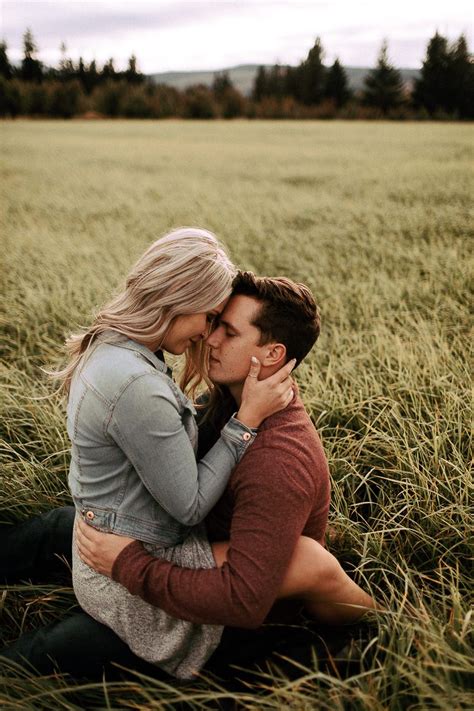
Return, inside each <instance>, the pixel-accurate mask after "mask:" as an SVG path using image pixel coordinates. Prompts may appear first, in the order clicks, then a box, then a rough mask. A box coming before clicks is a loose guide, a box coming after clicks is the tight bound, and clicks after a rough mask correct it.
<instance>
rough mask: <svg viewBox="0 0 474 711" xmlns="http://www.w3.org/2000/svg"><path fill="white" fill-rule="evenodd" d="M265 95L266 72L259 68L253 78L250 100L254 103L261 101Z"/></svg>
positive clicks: (263, 68)
mask: <svg viewBox="0 0 474 711" xmlns="http://www.w3.org/2000/svg"><path fill="white" fill-rule="evenodd" d="M266 95H267V72H266V71H265V67H259V68H258V71H257V75H256V77H255V81H254V85H253V89H252V99H253V100H254V101H261V100H262V99H263V97H264V96H266Z"/></svg>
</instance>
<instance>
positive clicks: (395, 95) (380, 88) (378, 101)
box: [363, 41, 403, 114]
mask: <svg viewBox="0 0 474 711" xmlns="http://www.w3.org/2000/svg"><path fill="white" fill-rule="evenodd" d="M363 100H364V103H366V104H368V105H369V106H375V107H376V108H379V109H381V110H382V111H383V113H384V114H386V113H388V111H390V109H394V108H396V107H397V106H399V105H400V104H401V103H402V102H403V81H402V77H401V74H400V72H399V71H398V69H395V67H394V66H392V65H391V64H390V61H389V59H388V47H387V42H386V41H384V42H383V43H382V48H381V50H380V54H379V57H378V60H377V66H376V67H375V69H372V70H371V71H370V72H369V73H368V75H367V76H366V78H365V80H364V93H363Z"/></svg>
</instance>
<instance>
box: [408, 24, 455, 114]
mask: <svg viewBox="0 0 474 711" xmlns="http://www.w3.org/2000/svg"><path fill="white" fill-rule="evenodd" d="M449 63H450V61H449V50H448V41H447V39H446V37H442V36H441V35H440V34H439V33H438V32H436V33H435V35H434V36H433V37H432V38H431V39H430V41H429V43H428V47H427V49H426V57H425V59H424V61H423V66H422V68H421V72H420V77H419V79H418V80H417V81H416V83H415V91H414V95H413V98H414V101H415V104H418V105H419V106H424V107H425V108H426V109H427V110H428V111H429V112H430V113H433V112H434V111H436V109H440V108H441V109H444V110H445V111H446V110H447V106H448V103H449V101H448V87H449Z"/></svg>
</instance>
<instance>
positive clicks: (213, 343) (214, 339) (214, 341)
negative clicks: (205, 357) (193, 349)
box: [206, 326, 221, 348]
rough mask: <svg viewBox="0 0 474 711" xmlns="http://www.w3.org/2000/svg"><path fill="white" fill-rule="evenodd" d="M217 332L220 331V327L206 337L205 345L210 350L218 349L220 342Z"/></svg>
mask: <svg viewBox="0 0 474 711" xmlns="http://www.w3.org/2000/svg"><path fill="white" fill-rule="evenodd" d="M219 331H221V326H217V328H215V329H214V331H211V333H210V334H209V335H208V336H207V338H206V343H207V345H208V346H209V347H210V348H217V347H218V345H219V343H220V340H221V336H220V334H219Z"/></svg>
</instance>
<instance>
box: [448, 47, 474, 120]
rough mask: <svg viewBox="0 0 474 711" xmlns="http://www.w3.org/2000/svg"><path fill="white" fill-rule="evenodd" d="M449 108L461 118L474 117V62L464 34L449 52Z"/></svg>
mask: <svg viewBox="0 0 474 711" xmlns="http://www.w3.org/2000/svg"><path fill="white" fill-rule="evenodd" d="M448 81H449V84H448V97H447V98H448V105H447V107H446V108H447V110H448V111H452V112H456V113H457V114H458V116H459V117H460V118H474V63H473V57H472V55H471V54H470V53H469V49H468V46H467V40H466V38H465V36H464V35H461V36H460V37H459V39H458V40H457V41H456V42H455V43H454V44H453V46H452V47H451V50H450V52H449V65H448Z"/></svg>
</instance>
